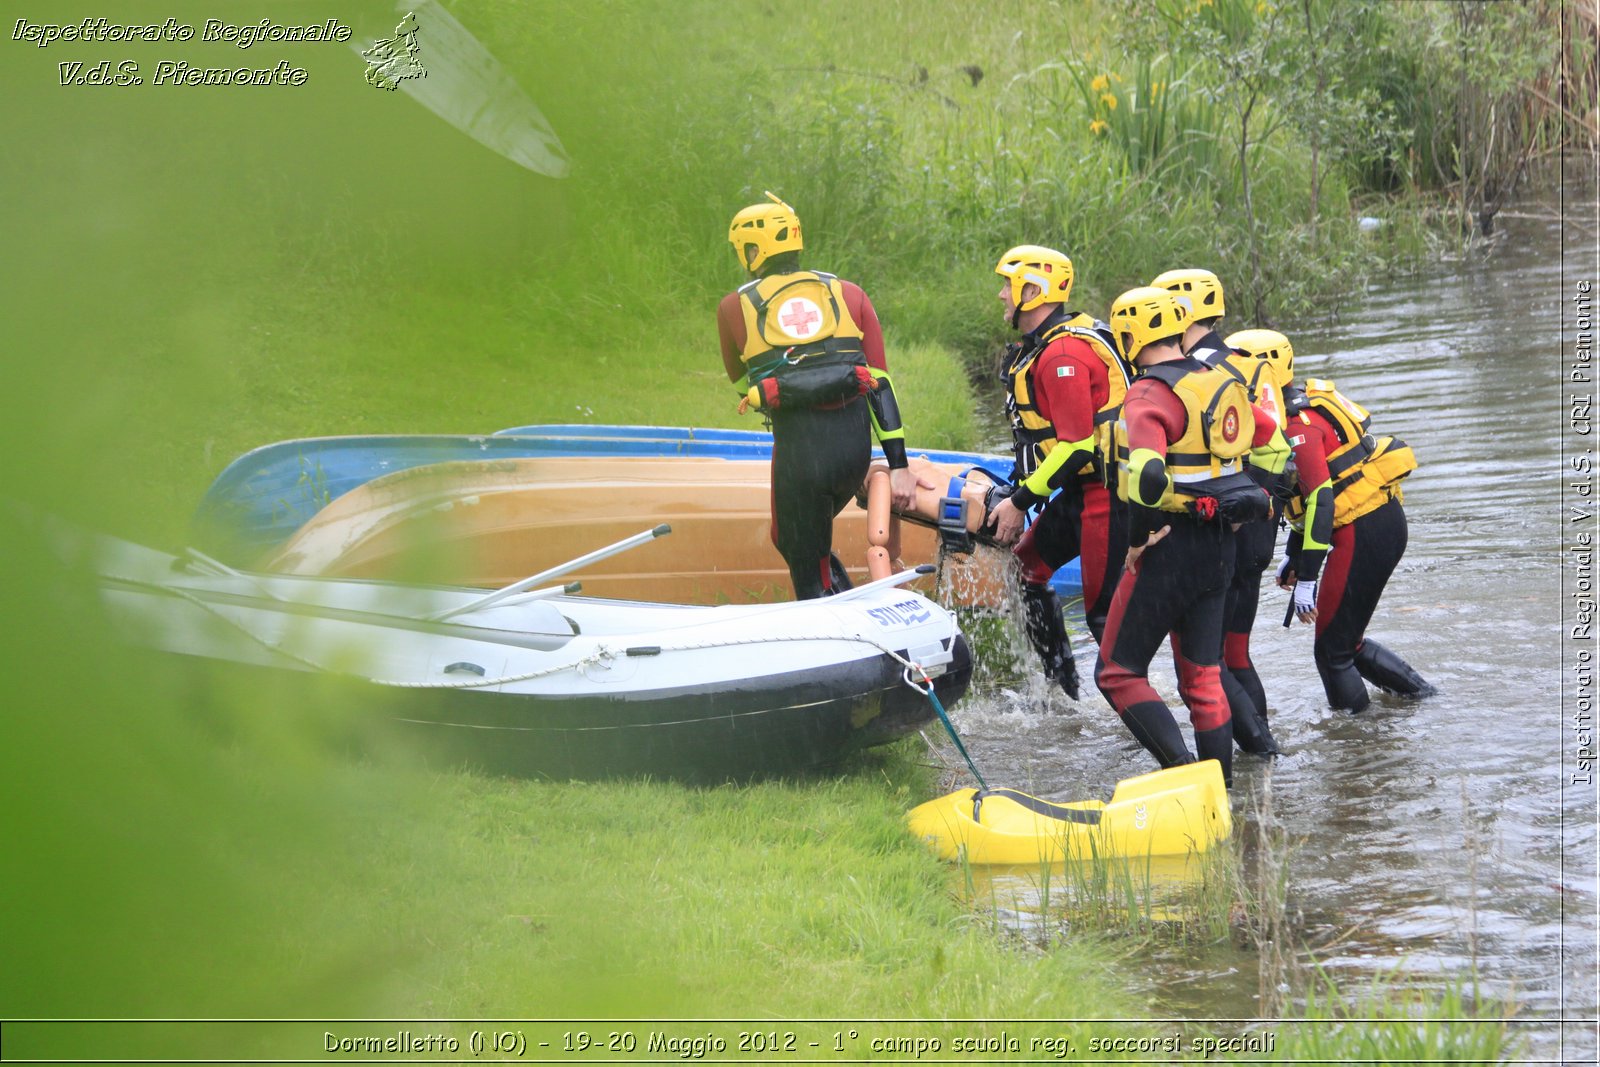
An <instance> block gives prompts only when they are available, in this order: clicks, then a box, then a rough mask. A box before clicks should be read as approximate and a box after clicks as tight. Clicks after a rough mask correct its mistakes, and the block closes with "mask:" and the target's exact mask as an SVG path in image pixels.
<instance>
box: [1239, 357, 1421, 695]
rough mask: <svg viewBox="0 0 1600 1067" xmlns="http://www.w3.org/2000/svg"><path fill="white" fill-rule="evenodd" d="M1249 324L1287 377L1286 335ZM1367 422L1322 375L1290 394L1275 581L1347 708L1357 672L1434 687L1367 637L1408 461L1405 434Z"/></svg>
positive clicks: (1326, 684) (1394, 551)
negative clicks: (1281, 552)
mask: <svg viewBox="0 0 1600 1067" xmlns="http://www.w3.org/2000/svg"><path fill="white" fill-rule="evenodd" d="M1250 332H1251V333H1252V334H1262V335H1265V336H1263V337H1260V338H1252V339H1249V342H1248V345H1247V346H1246V347H1249V348H1252V349H1254V350H1255V351H1257V352H1258V353H1260V354H1262V355H1263V357H1264V358H1267V359H1269V360H1276V361H1277V362H1279V363H1280V364H1281V366H1282V370H1281V371H1280V375H1286V376H1287V377H1288V379H1289V380H1291V381H1292V380H1293V377H1294V349H1293V348H1291V347H1290V345H1289V339H1288V338H1287V337H1284V336H1283V335H1282V334H1280V333H1274V332H1272V331H1268V330H1255V331H1250ZM1233 339H1235V340H1236V339H1238V338H1233ZM1371 422H1372V416H1370V415H1369V414H1368V413H1367V411H1366V409H1364V408H1362V407H1361V406H1360V405H1359V404H1356V403H1355V402H1353V401H1351V400H1349V399H1347V398H1346V397H1345V396H1344V395H1343V394H1341V393H1340V392H1339V391H1338V390H1337V389H1335V388H1334V385H1333V383H1332V382H1330V381H1324V380H1321V379H1317V378H1310V379H1307V381H1306V383H1305V389H1304V391H1303V392H1300V393H1296V394H1292V395H1291V396H1290V398H1289V424H1288V430H1287V432H1288V435H1289V443H1290V445H1291V446H1292V447H1293V448H1294V462H1295V470H1296V478H1297V480H1298V486H1299V488H1298V495H1297V496H1296V498H1295V499H1294V500H1292V501H1291V502H1290V506H1289V523H1290V526H1291V527H1292V529H1291V531H1290V534H1289V544H1288V546H1287V555H1286V557H1285V559H1284V561H1283V565H1282V566H1281V567H1280V568H1279V570H1278V585H1279V587H1281V588H1283V589H1290V590H1293V592H1294V602H1293V611H1294V614H1295V615H1296V616H1297V617H1298V618H1299V619H1300V621H1301V622H1315V623H1316V624H1317V631H1316V633H1317V636H1316V640H1315V641H1314V642H1313V643H1312V654H1313V656H1314V658H1315V659H1316V664H1317V673H1318V674H1319V675H1321V676H1322V688H1323V690H1324V691H1325V692H1326V693H1327V695H1328V703H1329V704H1331V705H1332V706H1333V707H1335V708H1339V709H1343V710H1347V711H1362V710H1364V709H1365V708H1366V706H1367V704H1368V703H1369V702H1370V699H1371V698H1370V697H1369V696H1368V694H1367V687H1366V684H1365V683H1364V682H1363V681H1362V679H1366V681H1368V682H1371V683H1372V684H1373V685H1375V686H1377V687H1378V688H1379V689H1382V690H1384V691H1385V692H1387V693H1395V694H1397V695H1400V696H1409V697H1426V696H1432V695H1433V694H1434V692H1435V690H1434V688H1433V686H1431V685H1429V684H1428V683H1427V681H1425V680H1424V679H1423V677H1422V676H1421V675H1420V674H1418V673H1417V672H1416V671H1414V670H1412V668H1411V665H1410V664H1409V663H1407V662H1406V661H1405V660H1403V659H1401V658H1400V657H1399V656H1397V655H1395V654H1394V653H1393V652H1391V651H1389V650H1388V649H1387V648H1385V647H1384V646H1383V645H1380V644H1379V643H1378V642H1376V641H1374V640H1372V638H1370V637H1367V636H1366V631H1367V624H1368V623H1370V622H1371V621H1372V615H1373V613H1374V612H1375V611H1377V608H1378V600H1379V598H1380V597H1382V596H1383V589H1384V586H1385V585H1387V584H1388V582H1389V575H1391V574H1393V573H1394V569H1395V566H1396V565H1398V564H1399V562H1400V557H1401V556H1403V555H1405V551H1406V540H1407V527H1406V513H1405V506H1404V504H1403V502H1402V500H1403V498H1402V495H1401V492H1400V480H1401V479H1402V478H1404V477H1405V476H1406V475H1407V474H1409V473H1411V472H1412V471H1413V470H1415V469H1416V466H1417V459H1416V456H1415V455H1414V454H1413V453H1412V451H1411V449H1410V447H1409V446H1407V445H1406V443H1405V442H1404V441H1400V440H1397V439H1396V438H1393V437H1375V436H1373V434H1372V433H1371V432H1370V429H1369V427H1370V425H1371ZM1324 563H1326V567H1327V569H1326V572H1324V571H1323V567H1324ZM1284 625H1285V626H1287V625H1288V620H1287V619H1285V620H1284Z"/></svg>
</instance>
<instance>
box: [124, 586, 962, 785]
mask: <svg viewBox="0 0 1600 1067" xmlns="http://www.w3.org/2000/svg"><path fill="white" fill-rule="evenodd" d="M117 580H118V581H123V582H127V583H128V584H130V585H138V586H143V587H145V588H150V589H158V590H160V591H162V592H164V593H171V594H172V595H173V596H176V597H178V598H179V599H180V600H186V601H188V602H189V603H191V604H193V605H194V606H195V607H197V608H199V609H200V610H202V611H204V612H206V613H207V614H209V615H212V616H214V617H215V618H217V619H220V620H222V621H223V622H225V623H227V624H228V625H229V626H231V627H233V628H234V629H235V630H238V631H239V632H240V633H241V634H243V635H244V636H245V637H248V638H249V639H250V640H252V641H254V642H255V643H256V644H258V645H260V646H261V647H262V648H265V649H266V650H267V651H269V652H273V653H276V654H277V655H280V656H283V657H285V658H286V659H291V660H294V661H295V662H296V663H299V664H301V665H302V666H305V667H309V668H311V669H312V670H315V671H320V672H322V673H324V674H349V673H350V672H348V671H335V670H333V669H332V668H330V667H326V666H324V665H322V664H320V663H317V662H316V661H315V660H312V659H309V658H307V657H305V656H302V655H300V654H299V653H297V652H291V651H289V650H288V649H286V648H283V647H282V646H281V645H278V644H275V643H273V642H272V641H269V640H267V639H266V638H265V637H263V636H261V635H260V634H258V633H256V632H255V631H254V630H251V629H250V628H249V627H248V626H246V625H244V624H243V623H242V622H239V621H238V620H237V619H234V618H231V617H230V616H228V615H226V614H224V613H223V612H221V611H219V610H217V608H215V607H214V606H213V605H211V604H208V603H206V602H205V601H204V600H202V599H201V598H199V597H197V596H195V595H193V594H191V593H189V592H188V591H186V590H183V589H179V588H177V587H176V586H171V585H163V584H162V583H160V582H146V581H140V580H138V579H133V578H119V579H117ZM274 599H276V598H274ZM776 641H807V642H810V641H853V642H856V643H858V644H865V645H871V646H872V647H873V648H876V649H877V650H878V651H879V652H882V653H883V654H884V655H886V656H888V657H889V658H890V659H892V660H894V661H895V662H896V663H899V664H900V665H901V667H903V668H904V669H903V670H902V671H901V672H900V680H901V681H903V682H905V684H906V685H907V686H909V687H910V688H912V689H914V690H916V691H917V692H918V693H922V694H923V695H924V696H926V697H927V698H928V699H929V700H930V701H932V702H933V706H934V709H935V710H936V711H938V713H939V718H940V719H943V720H944V725H945V729H947V730H949V731H950V736H951V737H952V738H953V739H954V740H955V743H956V748H958V749H960V751H961V754H962V755H963V756H966V755H967V750H966V748H965V747H963V746H962V744H961V738H960V737H957V736H956V732H955V727H954V726H952V725H951V724H950V718H949V716H948V715H946V714H945V710H944V706H943V705H942V704H940V703H939V698H938V696H937V695H935V693H934V691H933V679H932V678H931V677H930V676H929V675H928V672H927V671H926V670H925V669H924V668H923V666H922V664H920V663H917V662H915V661H913V660H911V659H909V658H907V657H905V656H902V655H900V653H898V652H896V651H895V650H894V649H892V648H889V647H888V646H887V645H885V644H883V643H882V642H880V641H877V640H874V639H873V638H871V637H867V636H866V635H864V634H827V635H825V636H821V637H814V636H813V637H802V636H787V637H744V638H734V639H730V640H723V641H700V642H695V643H691V644H685V645H670V646H669V645H651V646H649V647H650V650H651V652H650V654H652V655H658V654H660V653H662V652H695V651H703V650H707V649H715V648H733V647H735V646H738V645H767V644H772V643H773V642H776ZM627 654H628V651H627V650H626V649H624V650H623V651H622V652H620V653H619V652H617V651H616V650H615V649H612V648H610V647H608V646H606V645H601V646H599V647H598V648H596V649H595V650H594V651H593V652H591V653H590V654H589V655H587V656H584V657H582V658H581V659H576V660H572V661H570V662H568V663H558V664H555V665H553V666H549V667H542V668H540V669H538V670H533V671H525V672H523V673H521V674H507V675H501V676H500V677H497V678H466V679H462V680H460V681H449V682H403V681H395V680H392V679H384V678H364V677H363V676H360V675H356V677H363V680H365V681H368V682H371V683H372V684H373V685H381V686H386V687H389V688H392V689H484V688H487V687H489V686H496V685H510V684H512V683H515V682H526V681H531V680H532V679H534V678H542V677H545V676H547V675H552V674H559V673H561V672H563V671H569V670H581V669H583V668H584V667H588V666H592V665H594V664H600V663H604V664H608V665H609V664H610V662H611V661H612V660H614V659H616V658H617V657H618V656H619V655H623V656H625V655H627ZM913 670H914V671H916V672H917V673H918V674H920V675H922V678H923V681H925V682H926V683H927V686H928V688H927V690H926V691H924V690H923V688H922V687H921V686H919V685H918V684H917V683H916V682H914V681H912V680H911V672H912V671H913ZM967 766H968V767H972V759H971V757H970V756H968V757H967ZM972 773H973V775H974V776H977V777H978V781H979V782H982V781H983V778H982V777H981V776H978V770H977V768H976V767H973V768H972Z"/></svg>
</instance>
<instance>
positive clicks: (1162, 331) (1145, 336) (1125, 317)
mask: <svg viewBox="0 0 1600 1067" xmlns="http://www.w3.org/2000/svg"><path fill="white" fill-rule="evenodd" d="M1192 318H1193V316H1192V315H1191V314H1190V312H1189V302H1188V298H1187V297H1185V296H1183V295H1182V294H1180V293H1175V292H1173V291H1172V290H1171V289H1161V288H1158V287H1156V286H1153V285H1142V286H1140V287H1139V288H1137V289H1129V290H1128V291H1127V292H1125V293H1123V294H1122V295H1121V296H1119V297H1117V299H1116V302H1115V303H1113V304H1112V305H1111V332H1112V333H1114V334H1116V335H1117V347H1118V348H1119V349H1121V351H1122V358H1123V359H1125V360H1127V361H1128V362H1129V363H1132V362H1133V361H1134V358H1135V357H1137V356H1138V355H1139V353H1140V352H1141V351H1143V350H1144V348H1145V347H1146V346H1147V345H1152V344H1155V343H1156V342H1157V341H1165V340H1168V339H1176V338H1179V337H1182V336H1183V331H1184V330H1186V329H1188V328H1189V322H1190V320H1191V319H1192Z"/></svg>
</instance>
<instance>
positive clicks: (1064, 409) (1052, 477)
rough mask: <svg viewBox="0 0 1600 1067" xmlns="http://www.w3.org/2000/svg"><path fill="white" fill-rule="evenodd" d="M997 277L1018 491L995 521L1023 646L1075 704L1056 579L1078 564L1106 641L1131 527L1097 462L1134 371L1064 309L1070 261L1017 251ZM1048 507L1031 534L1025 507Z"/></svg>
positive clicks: (1083, 319) (1073, 667)
mask: <svg viewBox="0 0 1600 1067" xmlns="http://www.w3.org/2000/svg"><path fill="white" fill-rule="evenodd" d="M995 273H996V274H998V275H1000V276H1001V277H1002V278H1005V279H1006V283H1005V284H1004V285H1002V286H1001V287H1000V302H1001V303H1002V304H1004V305H1005V309H1006V310H1005V317H1006V322H1007V323H1009V324H1010V326H1011V327H1012V328H1013V329H1016V330H1021V331H1022V334H1023V336H1022V340H1021V341H1018V342H1015V343H1014V344H1012V345H1011V346H1009V347H1008V348H1007V350H1006V358H1005V364H1004V366H1003V367H1002V368H1001V380H1002V381H1003V382H1004V383H1005V387H1006V413H1007V414H1008V415H1009V416H1010V418H1011V434H1012V443H1013V451H1014V452H1015V456H1016V468H1015V473H1014V474H1013V479H1014V481H1015V483H1016V485H1015V488H1014V490H1013V491H1012V493H1011V494H1010V495H1009V496H1008V497H1006V498H1004V499H1002V500H1001V501H1000V502H999V503H998V504H997V505H996V506H995V507H994V509H993V510H992V511H991V512H990V515H989V521H990V522H992V523H993V524H994V527H995V540H997V541H999V542H1000V543H1001V544H1012V543H1013V542H1015V544H1016V547H1015V548H1014V549H1013V550H1012V551H1013V553H1014V554H1015V555H1016V557H1017V561H1018V562H1019V563H1020V564H1021V567H1022V596H1023V606H1024V611H1025V617H1026V624H1027V632H1028V640H1029V642H1030V643H1031V644H1032V645H1033V647H1034V649H1035V650H1036V651H1037V652H1038V653H1039V656H1040V658H1041V659H1043V660H1044V669H1045V674H1046V675H1047V676H1048V677H1050V678H1052V679H1054V680H1055V681H1056V682H1057V683H1058V684H1060V686H1061V688H1062V689H1064V690H1065V691H1066V693H1067V695H1068V696H1070V697H1072V698H1073V699H1077V697H1078V667H1077V664H1076V663H1074V662H1073V659H1072V645H1071V643H1070V642H1069V641H1068V638H1067V631H1066V627H1065V625H1064V624H1063V622H1062V618H1061V601H1060V599H1059V598H1058V597H1057V596H1056V594H1055V591H1054V590H1053V589H1051V588H1050V585H1049V582H1050V576H1051V575H1052V574H1054V573H1055V572H1056V570H1057V569H1058V568H1060V567H1061V566H1063V565H1064V564H1066V563H1067V562H1068V561H1070V560H1071V559H1072V558H1073V557H1074V556H1078V557H1081V559H1082V568H1083V614H1084V620H1085V621H1086V622H1087V623H1088V626H1089V632H1090V633H1092V634H1093V635H1094V639H1095V640H1096V641H1098V640H1100V635H1101V633H1102V632H1104V630H1105V622H1106V612H1107V611H1109V610H1110V607H1111V593H1112V590H1113V589H1115V588H1116V584H1117V575H1118V574H1119V573H1120V572H1121V568H1122V554H1121V544H1122V539H1123V536H1124V528H1125V527H1124V523H1125V519H1124V518H1123V514H1122V508H1121V506H1120V505H1119V503H1118V502H1117V501H1116V500H1115V499H1114V498H1113V496H1112V494H1111V493H1110V491H1109V490H1108V489H1107V488H1106V483H1105V479H1104V474H1103V470H1104V468H1105V463H1104V462H1103V461H1102V460H1101V458H1100V457H1101V454H1102V453H1103V451H1104V450H1105V448H1106V442H1109V441H1110V437H1111V434H1110V430H1111V422H1112V420H1114V419H1115V418H1116V416H1117V412H1118V411H1119V410H1120V409H1121V406H1122V398H1123V395H1124V394H1125V393H1126V392H1127V389H1128V380H1129V378H1130V374H1129V373H1128V368H1127V365H1126V364H1125V363H1124V362H1123V360H1122V357H1121V356H1120V355H1118V354H1117V351H1116V347H1115V346H1116V341H1115V339H1114V338H1112V336H1111V333H1110V329H1109V327H1107V326H1106V324H1105V323H1103V322H1099V321H1097V320H1095V319H1093V318H1091V317H1090V316H1088V315H1086V314H1084V313H1083V312H1081V311H1080V312H1073V311H1068V310H1067V300H1068V298H1069V297H1070V296H1071V294H1072V277H1073V274H1072V260H1070V259H1068V258H1067V257H1066V256H1064V255H1062V254H1061V253H1060V252H1057V251H1055V250H1054V249H1050V248H1043V247H1040V246H1039V245H1020V246H1018V247H1016V248H1013V249H1011V250H1010V251H1009V252H1007V253H1006V254H1005V255H1003V256H1001V257H1000V262H999V263H998V264H997V265H996V266H995ZM1057 489H1059V490H1060V493H1058V494H1056V495H1055V496H1053V497H1052V496H1051V494H1052V493H1054V492H1055V491H1056V490H1057ZM1041 505H1042V506H1043V509H1044V510H1043V511H1042V512H1040V514H1039V517H1038V519H1037V520H1035V522H1034V523H1033V525H1032V526H1030V527H1028V529H1027V531H1026V532H1024V531H1023V526H1024V523H1025V519H1026V515H1027V512H1028V511H1029V509H1031V508H1035V507H1039V506H1041Z"/></svg>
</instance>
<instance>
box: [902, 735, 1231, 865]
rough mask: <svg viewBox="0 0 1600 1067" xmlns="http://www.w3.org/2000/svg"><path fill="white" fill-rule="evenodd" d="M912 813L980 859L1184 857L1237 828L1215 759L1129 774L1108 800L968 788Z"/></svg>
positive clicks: (955, 849) (944, 842) (946, 844)
mask: <svg viewBox="0 0 1600 1067" xmlns="http://www.w3.org/2000/svg"><path fill="white" fill-rule="evenodd" d="M907 818H908V820H909V822H910V824H911V832H912V833H914V834H916V835H917V836H918V837H920V838H922V839H923V840H924V841H927V842H928V843H929V844H930V845H931V846H933V849H934V851H936V852H937V853H938V854H939V858H940V859H946V860H955V859H961V858H962V857H963V855H964V856H965V858H966V861H967V862H968V863H974V864H997V863H1008V864H1029V863H1060V862H1062V861H1064V860H1085V859H1092V858H1095V857H1144V856H1185V855H1190V854H1195V853H1201V852H1204V851H1206V849H1208V848H1210V847H1211V844H1212V843H1213V842H1215V841H1222V840H1225V839H1226V838H1227V837H1228V835H1229V834H1230V833H1232V832H1233V814H1232V812H1231V811H1230V809H1229V807H1228V790H1227V787H1226V786H1225V785H1223V782H1222V765H1221V764H1219V763H1218V762H1217V761H1216V760H1206V761H1204V762H1202V763H1190V764H1185V765H1184V766H1181V767H1171V768H1168V769H1167V770H1162V771H1154V772H1152V773H1150V774H1141V775H1139V776H1138V777H1137V778H1128V779H1125V780H1124V781H1121V782H1118V783H1117V788H1116V792H1115V793H1113V794H1112V796H1111V803H1109V804H1107V803H1104V802H1102V801H1099V800H1081V801H1077V802H1075V803H1071V804H1056V803H1053V802H1051V801H1048V800H1040V799H1039V798H1038V797H1032V796H1029V795H1028V794H1026V793H1019V792H1017V791H1016V790H1013V789H985V790H979V789H962V790H958V791H957V792H954V793H951V794H949V795H947V796H942V797H939V798H938V799H936V800H930V801H928V802H927V803H926V804H921V805H918V806H917V807H915V808H913V809H912V810H911V813H910V815H909V816H907Z"/></svg>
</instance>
